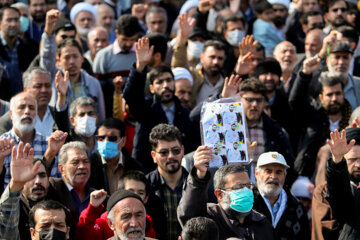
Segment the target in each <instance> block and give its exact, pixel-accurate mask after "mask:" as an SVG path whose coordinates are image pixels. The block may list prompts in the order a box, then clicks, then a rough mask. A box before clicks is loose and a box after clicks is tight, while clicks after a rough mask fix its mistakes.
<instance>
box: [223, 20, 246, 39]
mask: <svg viewBox="0 0 360 240" xmlns="http://www.w3.org/2000/svg"><path fill="white" fill-rule="evenodd" d="M234 30H240V31H244V30H245V28H244V24H243V23H242V21H236V22H233V21H229V22H227V23H226V30H225V32H224V37H225V38H226V39H228V34H229V32H231V31H234Z"/></svg>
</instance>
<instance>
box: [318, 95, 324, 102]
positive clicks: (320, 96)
mask: <svg viewBox="0 0 360 240" xmlns="http://www.w3.org/2000/svg"><path fill="white" fill-rule="evenodd" d="M319 99H320V102H322V101H323V95H322V93H319Z"/></svg>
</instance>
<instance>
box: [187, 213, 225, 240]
mask: <svg viewBox="0 0 360 240" xmlns="http://www.w3.org/2000/svg"><path fill="white" fill-rule="evenodd" d="M181 237H182V239H183V240H192V239H196V240H218V239H219V228H218V226H217V225H216V223H215V222H214V220H212V219H210V218H206V217H195V218H191V219H190V220H188V221H187V222H186V224H185V225H184V227H183V229H182V232H181Z"/></svg>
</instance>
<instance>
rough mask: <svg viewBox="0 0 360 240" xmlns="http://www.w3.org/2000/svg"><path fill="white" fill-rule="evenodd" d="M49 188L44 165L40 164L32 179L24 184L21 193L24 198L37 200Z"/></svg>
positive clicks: (42, 197) (39, 199)
mask: <svg viewBox="0 0 360 240" xmlns="http://www.w3.org/2000/svg"><path fill="white" fill-rule="evenodd" d="M48 189H49V177H48V175H47V173H46V169H45V166H44V165H42V164H41V165H40V167H39V170H38V171H37V174H36V176H35V178H34V179H32V180H30V181H28V182H26V183H25V185H24V190H23V195H24V196H25V198H26V199H29V200H31V201H34V202H39V201H41V200H43V199H44V198H45V197H46V194H47V192H48Z"/></svg>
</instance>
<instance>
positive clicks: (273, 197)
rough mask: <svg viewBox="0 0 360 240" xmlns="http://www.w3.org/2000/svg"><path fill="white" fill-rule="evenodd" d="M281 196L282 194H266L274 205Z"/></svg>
mask: <svg viewBox="0 0 360 240" xmlns="http://www.w3.org/2000/svg"><path fill="white" fill-rule="evenodd" d="M279 196H280V194H279V195H277V196H266V198H267V199H268V200H269V202H270V204H271V206H274V204H275V203H276V201H277V200H278V199H279Z"/></svg>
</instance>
